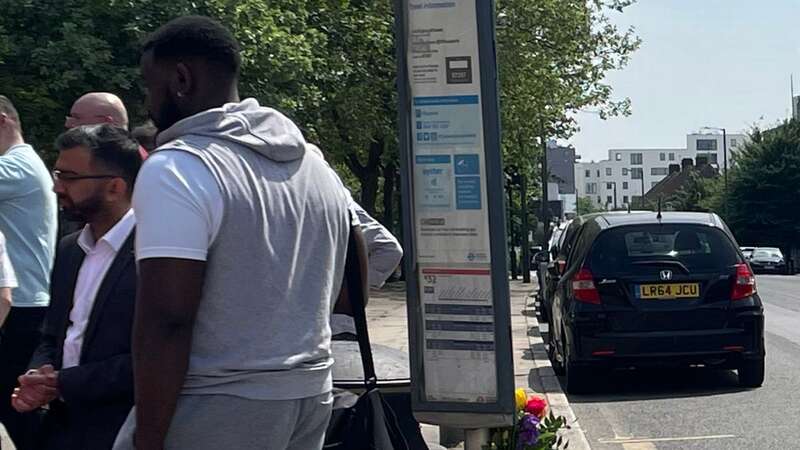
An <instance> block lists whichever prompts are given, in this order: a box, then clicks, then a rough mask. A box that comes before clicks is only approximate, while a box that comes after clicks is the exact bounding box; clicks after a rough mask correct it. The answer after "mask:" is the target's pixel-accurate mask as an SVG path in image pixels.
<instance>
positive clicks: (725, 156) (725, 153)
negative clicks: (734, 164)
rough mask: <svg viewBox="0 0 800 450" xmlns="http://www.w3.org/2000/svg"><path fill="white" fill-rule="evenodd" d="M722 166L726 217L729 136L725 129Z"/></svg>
mask: <svg viewBox="0 0 800 450" xmlns="http://www.w3.org/2000/svg"><path fill="white" fill-rule="evenodd" d="M722 161H723V162H722V164H723V167H724V170H725V172H724V173H723V177H725V178H724V180H725V215H727V214H728V136H727V133H726V131H725V128H723V129H722Z"/></svg>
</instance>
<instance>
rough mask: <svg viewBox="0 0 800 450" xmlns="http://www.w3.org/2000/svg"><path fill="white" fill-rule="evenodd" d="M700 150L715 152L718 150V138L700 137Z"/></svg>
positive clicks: (698, 149) (698, 148)
mask: <svg viewBox="0 0 800 450" xmlns="http://www.w3.org/2000/svg"><path fill="white" fill-rule="evenodd" d="M697 151H698V152H715V151H717V140H716V139H698V140H697Z"/></svg>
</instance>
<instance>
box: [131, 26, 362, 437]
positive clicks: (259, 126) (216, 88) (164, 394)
mask: <svg viewBox="0 0 800 450" xmlns="http://www.w3.org/2000/svg"><path fill="white" fill-rule="evenodd" d="M239 52H240V50H239V46H238V44H237V42H236V40H235V39H234V38H233V36H232V35H231V33H230V32H229V31H228V30H227V29H225V28H224V27H223V26H222V25H220V24H219V23H218V22H215V21H213V20H211V19H209V18H206V17H198V16H186V17H180V18H178V19H175V20H173V21H171V22H169V23H167V24H166V25H164V26H162V27H161V28H159V29H158V30H157V31H155V32H154V33H153V34H152V35H151V36H150V37H149V38H148V39H147V41H146V43H145V45H144V52H143V55H142V59H141V66H142V76H143V78H144V81H145V84H146V86H147V90H148V94H149V95H148V109H149V111H150V115H151V117H152V119H153V122H154V124H155V126H156V127H157V128H158V130H159V134H158V136H157V144H158V149H157V150H156V151H155V152H153V154H152V155H151V156H150V157H149V158H148V159H147V161H146V162H145V164H144V165H143V167H142V173H141V175H140V181H139V183H137V185H136V191H135V193H134V197H133V204H134V209H136V215H137V218H138V225H137V234H136V259H137V261H138V266H139V290H138V298H137V301H136V320H135V326H134V334H133V343H134V345H133V349H134V380H135V388H136V389H135V391H136V407H135V410H136V413H135V415H134V414H132V417H131V418H129V421H128V422H126V424H125V426H123V428H122V430H121V431H120V435H119V437H118V438H117V442H116V443H115V448H133V447H134V445H133V441H134V440H133V439H132V437H133V436H132V435H133V433H132V430H133V429H134V428H135V448H136V449H137V450H149V449H158V450H161V449H163V448H171V449H192V450H205V449H223V448H224V449H228V448H231V449H249V448H258V449H271V450H287V449H291V450H300V449H303V450H314V449H320V448H322V444H323V435H324V432H325V429H326V426H327V424H328V420H329V418H330V413H331V406H332V396H331V389H332V374H331V365H332V364H333V360H332V358H331V351H330V339H331V331H330V326H329V317H330V314H331V311H332V309H333V302H334V301H335V299H336V297H337V295H338V293H339V289H340V287H341V284H342V275H343V269H344V266H345V264H344V263H345V254H346V251H347V241H348V234H349V222H350V220H349V215H348V205H347V199H346V197H345V194H344V187H343V185H342V183H341V180H339V178H338V177H337V176H336V174H335V173H334V172H333V170H331V169H330V168H329V167H328V166H327V164H326V163H325V161H324V159H323V158H322V156H321V155H319V154H318V153H317V152H315V151H313V150H311V149H310V145H309V144H307V143H306V141H305V138H304V137H303V135H302V134H301V132H300V130H299V129H298V128H297V126H296V125H295V124H294V123H292V121H291V120H289V119H288V118H287V117H286V116H284V115H283V114H281V113H279V112H278V111H275V110H274V109H270V108H267V107H264V106H261V105H259V104H258V102H257V101H256V100H255V99H246V100H244V101H241V100H240V99H239V93H238V78H239V69H240V66H241V58H240V54H239ZM134 417H135V424H134V421H133V418H134Z"/></svg>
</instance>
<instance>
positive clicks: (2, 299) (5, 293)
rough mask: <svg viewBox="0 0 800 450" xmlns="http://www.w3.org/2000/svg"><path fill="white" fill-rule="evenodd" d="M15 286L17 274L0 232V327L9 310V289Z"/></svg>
mask: <svg viewBox="0 0 800 450" xmlns="http://www.w3.org/2000/svg"><path fill="white" fill-rule="evenodd" d="M15 287H17V276H16V274H15V273H14V266H12V265H11V260H10V259H9V258H8V252H7V251H6V237H5V235H3V233H2V232H0V327H2V326H3V322H5V321H6V317H8V313H9V312H10V311H11V289H13V288H15Z"/></svg>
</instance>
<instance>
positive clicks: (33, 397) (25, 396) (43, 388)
mask: <svg viewBox="0 0 800 450" xmlns="http://www.w3.org/2000/svg"><path fill="white" fill-rule="evenodd" d="M18 380H19V384H20V386H19V387H18V388H16V389H14V393H13V394H12V395H11V406H13V407H14V409H16V410H17V411H18V412H29V411H33V410H35V409H37V408H41V407H42V406H44V405H46V404H48V403H50V402H51V401H53V400H55V399H57V398H58V397H59V391H58V371H56V370H55V369H54V368H53V366H51V365H49V364H47V365H44V366H42V367H40V368H39V369H35V370H29V371H28V372H27V373H26V374H24V375H22V376H20V377H19V378H18Z"/></svg>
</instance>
